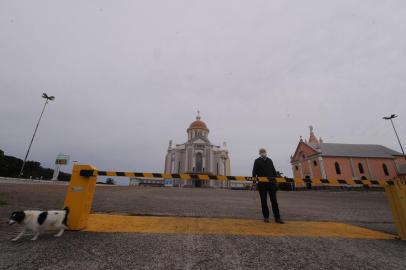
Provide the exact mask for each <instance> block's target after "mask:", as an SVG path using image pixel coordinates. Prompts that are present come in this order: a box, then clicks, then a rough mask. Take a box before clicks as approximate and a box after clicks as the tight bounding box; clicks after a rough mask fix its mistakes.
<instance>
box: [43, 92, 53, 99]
mask: <svg viewBox="0 0 406 270" xmlns="http://www.w3.org/2000/svg"><path fill="white" fill-rule="evenodd" d="M42 98H45V99H47V100H54V99H55V97H54V96H48V95H47V93H42Z"/></svg>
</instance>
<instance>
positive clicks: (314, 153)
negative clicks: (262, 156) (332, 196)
mask: <svg viewBox="0 0 406 270" xmlns="http://www.w3.org/2000/svg"><path fill="white" fill-rule="evenodd" d="M291 165H292V170H293V175H294V177H295V178H317V179H352V180H365V179H368V180H391V179H403V180H406V158H405V157H404V156H403V155H402V154H401V153H399V152H397V151H394V150H392V149H389V148H387V147H385V146H382V145H374V144H343V143H325V142H323V140H322V139H321V138H320V139H317V138H316V136H315V135H314V132H313V127H310V137H309V140H305V141H303V139H302V138H300V141H299V144H298V146H297V148H296V151H295V153H294V155H293V156H291Z"/></svg>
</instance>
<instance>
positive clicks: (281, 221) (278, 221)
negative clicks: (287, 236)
mask: <svg viewBox="0 0 406 270" xmlns="http://www.w3.org/2000/svg"><path fill="white" fill-rule="evenodd" d="M275 223H279V224H285V222H283V220H282V219H280V218H277V219H275Z"/></svg>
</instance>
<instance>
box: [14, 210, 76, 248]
mask: <svg viewBox="0 0 406 270" xmlns="http://www.w3.org/2000/svg"><path fill="white" fill-rule="evenodd" d="M68 215H69V209H68V208H67V207H66V208H65V209H64V210H51V211H36V210H27V211H19V212H13V213H12V214H11V217H10V220H9V222H8V224H10V225H13V224H15V223H18V224H21V225H22V226H23V231H22V232H21V233H20V234H19V235H17V237H15V238H13V239H12V240H11V241H17V240H18V239H20V238H21V237H22V236H23V235H24V234H25V232H26V231H27V230H29V231H32V232H33V233H34V237H33V238H32V239H31V240H33V241H35V240H37V238H38V236H39V235H40V234H41V233H42V232H44V231H47V230H59V232H58V233H57V234H55V235H54V236H55V237H61V236H62V234H63V232H64V231H65V229H67V228H68V226H67V222H68Z"/></svg>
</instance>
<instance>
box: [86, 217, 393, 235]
mask: <svg viewBox="0 0 406 270" xmlns="http://www.w3.org/2000/svg"><path fill="white" fill-rule="evenodd" d="M84 231H88V232H105V233H115V232H119V233H161V234H212V235H213V234H214V235H242V236H265V237H337V238H356V239H385V240H389V239H395V236H394V235H391V234H387V233H383V232H379V231H374V230H369V229H366V228H362V227H358V226H353V225H349V224H344V223H337V222H313V221H309V222H307V221H290V222H289V221H288V222H286V224H283V225H281V224H275V223H264V222H263V221H262V220H249V219H221V218H193V217H154V216H124V215H106V214H91V215H90V216H89V222H88V226H87V228H86V229H85V230H84Z"/></svg>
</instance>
